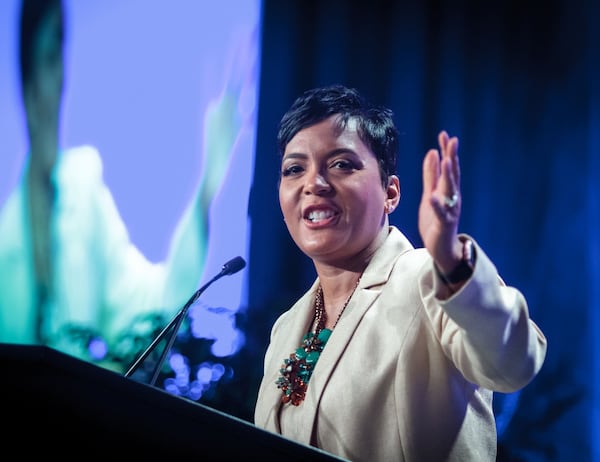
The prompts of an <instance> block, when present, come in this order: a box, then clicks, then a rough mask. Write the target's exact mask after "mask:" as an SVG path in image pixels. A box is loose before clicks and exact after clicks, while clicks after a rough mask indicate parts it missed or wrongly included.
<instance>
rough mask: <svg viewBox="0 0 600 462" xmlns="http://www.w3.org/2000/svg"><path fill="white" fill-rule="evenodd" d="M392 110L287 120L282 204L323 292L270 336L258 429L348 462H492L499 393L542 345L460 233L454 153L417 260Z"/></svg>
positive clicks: (435, 171) (329, 104) (439, 175)
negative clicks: (401, 222)
mask: <svg viewBox="0 0 600 462" xmlns="http://www.w3.org/2000/svg"><path fill="white" fill-rule="evenodd" d="M397 137H398V135H397V130H396V128H395V126H394V123H393V120H392V113H391V111H390V110H389V109H386V108H380V107H374V106H371V105H369V104H368V103H367V102H366V101H365V100H364V99H363V98H362V97H361V96H360V95H359V94H358V93H357V92H356V91H355V90H353V89H349V88H346V87H343V86H339V85H334V86H330V87H325V88H317V89H314V90H310V91H307V92H306V93H305V94H304V95H302V96H301V97H300V98H298V99H297V100H296V101H295V102H294V104H293V105H292V107H291V108H290V109H289V111H288V112H287V113H286V114H285V115H284V117H283V119H282V121H281V125H280V130H279V134H278V145H279V149H280V152H281V154H282V160H281V178H280V184H279V200H280V205H281V210H282V212H283V216H284V219H285V222H286V225H287V227H288V230H289V232H290V234H291V236H292V238H293V239H294V241H295V242H296V244H297V245H298V246H299V248H300V249H301V250H302V251H303V252H304V253H305V254H306V255H307V256H309V257H310V258H311V259H312V261H313V263H314V266H315V270H316V272H317V279H316V280H315V282H314V284H313V285H312V287H311V288H310V289H309V290H308V291H307V292H306V293H305V294H304V296H303V297H301V298H300V300H298V302H297V303H296V304H295V305H294V306H293V307H292V308H291V309H290V310H288V311H287V312H285V313H284V314H283V315H282V316H280V317H279V319H278V320H277V321H276V322H275V324H274V326H273V328H272V334H271V341H270V345H269V347H268V350H267V352H266V356H265V363H264V377H263V380H262V383H261V386H260V389H259V394H258V400H257V403H256V409H255V423H256V425H257V426H259V427H262V428H265V429H267V430H269V431H272V432H276V433H279V434H282V435H284V436H286V437H288V438H290V439H293V440H296V441H298V442H301V443H305V444H310V445H313V446H315V447H318V448H321V449H323V450H325V451H327V452H330V453H332V454H335V455H338V456H341V457H344V458H347V459H350V460H353V461H371V462H372V461H390V460H397V461H398V460H399V461H427V462H430V461H461V462H464V461H470V460H473V461H478V462H482V461H494V460H495V459H496V429H495V421H494V415H493V410H492V393H493V391H499V392H503V393H510V392H514V391H516V390H519V389H521V388H522V387H524V386H525V385H527V384H528V383H529V382H530V381H531V380H532V379H533V378H534V377H535V375H536V374H537V373H538V371H539V370H540V368H541V366H542V363H543V361H544V357H545V353H546V338H545V337H544V335H543V333H542V332H541V331H540V330H539V328H538V327H537V326H536V325H535V324H534V322H533V321H532V320H531V319H530V318H529V314H528V307H527V302H526V300H525V299H524V297H523V295H522V294H521V293H520V292H519V291H518V290H517V289H515V288H513V287H509V286H507V285H505V284H504V282H503V281H502V280H501V279H500V277H499V276H498V274H497V271H496V268H495V267H494V265H493V263H492V262H491V261H490V260H489V258H488V257H487V256H486V254H485V253H484V252H483V250H482V249H481V248H480V247H479V245H478V244H477V242H476V241H475V240H474V239H473V238H472V237H470V236H468V235H466V234H459V233H458V224H459V218H460V210H461V194H460V167H459V159H458V139H457V138H455V137H449V136H448V134H447V133H446V132H444V131H442V132H441V133H440V134H439V147H440V149H439V151H438V150H435V149H432V150H430V151H429V152H427V154H426V156H425V159H424V162H423V195H422V199H421V204H420V208H419V232H420V235H421V238H422V240H423V243H424V245H425V248H422V249H415V248H414V247H413V245H412V244H411V243H410V242H409V241H408V239H407V238H406V237H405V236H404V235H403V234H402V233H401V232H400V231H399V230H398V229H397V228H396V227H394V226H391V225H390V224H389V219H388V215H389V214H390V213H392V212H393V210H394V209H395V208H396V207H397V205H398V202H399V200H400V185H399V179H398V177H397V176H396V174H395V170H396V152H397V147H398V140H397Z"/></svg>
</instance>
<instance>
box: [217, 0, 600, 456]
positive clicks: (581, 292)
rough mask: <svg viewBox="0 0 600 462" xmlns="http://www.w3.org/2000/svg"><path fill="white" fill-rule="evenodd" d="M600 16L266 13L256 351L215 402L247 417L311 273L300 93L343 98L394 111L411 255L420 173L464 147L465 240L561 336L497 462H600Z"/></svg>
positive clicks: (404, 10) (395, 218)
mask: <svg viewBox="0 0 600 462" xmlns="http://www.w3.org/2000/svg"><path fill="white" fill-rule="evenodd" d="M598 13H599V8H598V4H597V2H591V1H590V2H585V1H569V2H567V1H565V0H549V1H546V2H539V3H538V2H530V3H527V2H522V1H505V2H475V1H463V2H441V1H408V2H405V1H397V2H392V1H368V2H347V1H341V0H340V1H334V0H330V1H311V0H302V1H284V2H282V1H277V0H265V2H264V11H263V14H264V17H263V37H262V68H261V84H260V106H259V123H258V138H257V147H256V152H257V157H256V163H255V176H254V182H253V187H252V190H251V196H250V208H249V217H250V219H251V223H252V228H251V255H250V262H251V264H250V266H249V269H248V271H249V275H250V276H249V306H248V310H247V312H246V314H245V316H244V317H243V319H240V323H241V324H244V325H247V328H246V330H247V332H248V334H247V335H248V342H247V345H246V347H245V348H244V350H243V351H242V352H241V353H240V354H239V355H238V357H237V359H236V361H239V367H237V370H238V371H240V374H238V378H237V379H236V380H235V381H233V382H232V383H231V384H230V385H229V388H224V389H222V390H221V391H220V393H221V394H219V393H217V394H216V395H214V396H213V397H212V398H205V402H206V403H207V404H209V405H212V406H215V407H219V408H221V409H225V410H226V411H227V412H230V413H232V414H234V415H238V416H241V417H243V418H248V419H251V412H252V406H253V400H254V398H255V394H256V390H257V387H258V380H259V378H260V373H261V367H262V353H263V352H264V349H265V348H266V344H267V342H268V335H269V328H270V326H271V323H272V322H273V320H274V319H275V317H276V316H278V315H279V314H280V313H281V312H282V311H284V310H285V309H287V308H288V307H289V306H290V305H291V304H292V303H293V301H295V299H296V298H297V297H298V296H300V295H301V294H302V293H303V292H304V291H305V290H306V289H307V287H308V285H309V284H310V283H311V282H312V280H313V278H314V276H315V273H314V270H313V267H312V265H311V262H310V261H309V260H308V259H307V258H306V257H305V256H303V255H301V254H300V253H299V251H298V250H297V249H296V248H295V246H294V244H293V242H292V241H291V239H290V238H289V236H288V234H287V231H286V229H285V226H284V223H283V220H282V216H281V213H280V211H279V206H278V202H277V176H278V169H279V161H278V157H277V154H276V147H275V136H276V130H277V123H278V121H279V118H280V117H281V115H282V114H283V112H284V111H285V110H286V109H287V108H288V106H289V105H290V104H291V102H292V101H293V99H294V98H295V97H296V96H298V95H299V94H300V93H301V92H303V91H304V90H306V89H308V88H311V87H314V86H319V85H324V84H330V83H344V84H346V85H349V86H354V87H356V88H358V89H359V90H360V91H362V92H363V93H364V94H365V95H366V96H367V97H368V98H369V99H371V100H372V101H374V102H376V103H380V104H384V105H387V106H390V107H391V108H392V109H393V110H394V112H395V120H396V123H397V125H398V127H399V129H400V131H401V133H402V138H401V146H400V157H399V167H398V173H399V177H400V183H401V192H402V200H401V203H400V206H399V208H398V209H397V210H396V211H395V212H394V214H393V215H391V221H392V222H393V223H394V224H396V225H398V226H399V227H400V228H401V229H402V230H403V231H404V232H405V233H406V234H407V235H408V236H409V238H410V239H411V240H412V241H413V243H414V244H415V245H421V242H420V238H419V236H418V232H417V206H418V203H419V200H420V193H421V161H422V158H423V156H424V154H425V152H426V151H427V149H429V148H431V147H436V142H437V133H438V132H439V131H440V130H441V129H445V130H447V131H448V132H449V133H450V134H451V135H457V136H458V137H459V138H460V143H461V146H460V157H461V167H462V191H463V215H462V219H461V225H460V230H461V231H464V232H468V233H469V234H472V235H473V236H475V237H476V239H477V240H478V241H479V242H480V243H481V245H482V246H483V247H484V249H485V250H486V252H487V253H488V254H489V255H490V256H491V257H492V259H493V260H494V261H495V263H496V265H497V267H498V270H499V272H500V274H501V275H502V276H503V278H504V279H505V281H506V282H507V283H508V284H510V285H515V286H517V287H519V288H520V289H521V290H522V291H523V293H524V294H525V295H526V297H527V299H528V301H529V304H530V312H531V315H532V317H533V318H534V320H535V321H536V322H537V323H538V325H539V326H540V327H541V328H542V330H543V331H544V333H545V334H546V336H547V338H548V344H549V347H548V355H547V359H546V362H545V364H544V367H543V369H542V371H541V372H540V374H539V376H538V377H537V378H536V379H535V380H534V381H533V382H532V383H531V384H530V385H528V386H527V387H526V388H525V389H523V390H522V391H521V392H520V393H516V394H513V395H508V396H504V395H499V396H498V398H497V402H496V407H497V414H498V425H499V437H500V438H499V445H500V451H499V458H498V459H499V460H501V461H575V460H576V461H589V460H600V459H598V457H599V449H598V443H596V440H598V439H600V425H599V423H598V419H599V417H598V414H599V410H598V409H599V406H600V405H599V396H600V392H599V391H598V384H599V377H600V373H599V369H600V359H599V358H598V356H599V352H600V346H599V341H598V336H597V335H596V331H597V330H598V327H599V325H600V324H599V319H600V316H599V315H598V314H597V313H598V310H599V308H600V306H599V302H598V292H599V289H598V282H599V277H598V275H599V273H600V248H599V245H598V242H599V240H598V234H599V233H598V231H599V228H600V226H599V218H600V213H599V206H598V198H599V194H598V193H599V188H600V186H599V182H598V180H599V179H600V175H599V173H600V163H599V146H600V132H599V128H598V127H599V107H600V106H599V102H600V97H599V93H598V90H599V83H598V79H599V77H598V74H599V71H600V64H599V60H598V58H599V57H600V54H599V53H598V51H599V50H598V46H597V44H598V43H600V42H599V39H600V34H599V32H598V29H597V26H596V23H597V20H598V19H600V15H599V14H598ZM434 437H435V435H432V438H434ZM594 445H596V446H594Z"/></svg>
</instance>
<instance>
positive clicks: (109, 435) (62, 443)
mask: <svg viewBox="0 0 600 462" xmlns="http://www.w3.org/2000/svg"><path fill="white" fill-rule="evenodd" d="M0 396H1V397H2V409H1V411H0V415H1V416H2V421H3V427H4V430H3V431H2V441H3V445H2V446H3V449H4V450H5V451H8V450H9V449H10V450H11V452H12V454H18V458H19V459H25V458H26V456H27V455H32V456H33V455H36V456H38V455H43V456H44V457H47V456H59V457H61V458H62V459H63V460H69V459H70V458H71V457H73V458H77V459H83V458H86V457H88V456H89V457H93V458H94V459H97V458H98V457H107V458H113V459H117V458H118V456H124V457H129V456H130V457H134V458H135V460H160V458H161V457H165V456H166V457H169V458H170V459H171V460H176V458H181V459H179V460H184V459H183V457H188V456H189V457H191V459H190V460H195V461H200V460H214V461H220V460H223V461H238V460H240V461H241V460H260V461H261V462H263V461H271V460H273V461H278V462H281V461H285V462H293V461H298V462H308V461H340V460H343V459H339V458H337V457H335V456H332V455H329V454H327V453H325V452H323V451H320V450H318V449H315V448H312V447H310V446H305V445H302V444H298V443H296V442H293V441H290V440H288V439H286V438H283V437H281V436H279V435H275V434H273V433H270V432H267V431H264V430H262V429H260V428H258V427H256V426H254V425H252V424H250V423H249V422H246V421H244V420H242V419H238V418H236V417H233V416H230V415H227V414H225V413H222V412H219V411H217V410H214V409H211V408H209V407H206V406H203V405H201V404H199V403H195V402H192V401H190V400H187V399H184V398H180V397H177V396H173V395H170V394H169V393H167V392H166V391H164V390H161V389H158V388H155V387H152V386H150V385H145V384H142V383H139V382H136V381H133V380H131V379H128V378H125V377H123V376H121V375H119V374H117V373H115V372H112V371H110V370H107V369H104V368H101V367H98V366H95V365H93V364H91V363H86V362H84V361H81V360H79V359H76V358H74V357H71V356H69V355H65V354H63V353H61V352H59V351H57V350H54V349H52V348H49V347H44V346H29V345H12V344H0ZM15 451H16V452H15ZM108 460H110V459H108Z"/></svg>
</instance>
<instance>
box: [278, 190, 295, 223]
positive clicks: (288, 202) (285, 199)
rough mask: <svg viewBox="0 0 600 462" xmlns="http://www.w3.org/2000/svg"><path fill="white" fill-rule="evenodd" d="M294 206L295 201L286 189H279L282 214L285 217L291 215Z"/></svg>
mask: <svg viewBox="0 0 600 462" xmlns="http://www.w3.org/2000/svg"><path fill="white" fill-rule="evenodd" d="M293 206H294V201H293V198H292V194H291V193H290V192H289V191H287V190H286V189H285V188H283V189H282V188H279V207H280V208H281V212H282V213H283V216H284V217H285V216H287V215H289V213H291V210H292V207H293Z"/></svg>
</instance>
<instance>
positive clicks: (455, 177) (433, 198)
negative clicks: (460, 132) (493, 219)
mask: <svg viewBox="0 0 600 462" xmlns="http://www.w3.org/2000/svg"><path fill="white" fill-rule="evenodd" d="M438 143H439V150H438V149H430V150H429V151H428V152H427V154H426V155H425V158H424V160H423V195H422V197H421V203H420V205H419V233H420V235H421V239H422V241H423V245H424V246H425V247H426V248H427V250H428V251H429V253H430V254H431V256H432V257H433V259H434V260H435V262H436V265H437V266H438V268H439V269H440V270H441V271H442V272H444V273H447V272H450V271H451V270H452V269H453V268H454V267H456V265H457V264H458V262H459V261H460V260H461V258H462V243H461V242H460V241H459V239H458V237H457V234H458V223H459V219H460V211H461V205H462V197H461V193H460V164H459V159H458V138H456V137H449V136H448V133H446V132H445V131H441V132H440V133H439V135H438Z"/></svg>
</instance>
